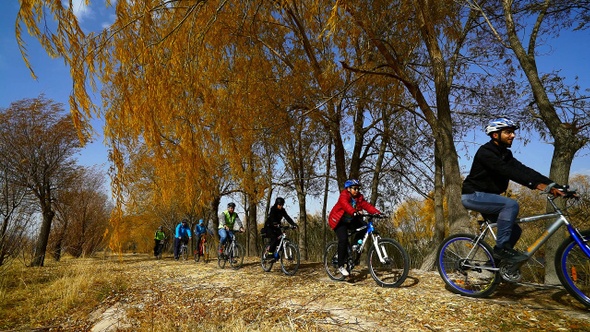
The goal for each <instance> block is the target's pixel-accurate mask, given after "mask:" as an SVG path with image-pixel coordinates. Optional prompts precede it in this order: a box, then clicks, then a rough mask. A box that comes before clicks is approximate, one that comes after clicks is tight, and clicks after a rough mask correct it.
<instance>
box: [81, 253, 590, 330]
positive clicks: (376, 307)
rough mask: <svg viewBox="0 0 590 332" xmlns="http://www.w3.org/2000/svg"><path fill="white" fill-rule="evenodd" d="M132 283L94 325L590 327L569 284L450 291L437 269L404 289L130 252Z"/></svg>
mask: <svg viewBox="0 0 590 332" xmlns="http://www.w3.org/2000/svg"><path fill="white" fill-rule="evenodd" d="M123 264H127V265H128V268H125V269H124V270H122V271H121V272H118V273H122V274H124V276H125V277H126V278H127V279H128V280H129V281H130V283H129V286H128V288H127V289H126V290H125V291H124V292H122V293H121V294H116V295H114V296H112V297H110V298H108V299H107V300H105V301H104V302H103V304H102V305H101V306H100V308H97V310H95V312H94V313H93V314H92V315H90V317H89V326H93V331H113V330H133V331H138V330H140V331H148V330H149V331H168V330H170V329H175V330H179V331H185V330H197V329H215V330H220V329H221V328H222V327H223V328H226V329H227V328H229V329H230V330H233V331H243V330H249V331H276V330H284V331H291V330H292V331H431V330H435V331H463V330H475V331H488V330H494V331H497V330H508V329H509V330H556V331H557V330H562V331H575V330H580V331H587V330H590V311H589V310H588V309H586V308H584V307H583V306H582V305H581V304H578V303H577V302H576V301H575V300H573V299H572V298H571V297H570V296H569V295H568V294H567V293H566V292H565V290H563V288H560V287H542V286H534V285H505V284H503V285H500V287H499V290H498V292H497V293H496V294H494V295H493V296H492V298H490V299H472V298H466V297H462V296H458V295H455V294H452V293H451V292H449V291H447V290H445V288H444V284H443V282H442V280H441V279H440V277H439V276H438V274H437V273H436V272H420V271H411V272H410V276H409V277H408V279H407V280H406V282H405V283H404V284H403V285H402V287H400V288H392V289H390V288H380V287H378V286H377V285H376V284H375V282H374V281H373V279H372V278H371V277H370V276H369V275H367V274H366V273H363V271H362V267H361V271H360V272H361V273H357V274H356V275H355V278H354V282H335V281H332V280H330V279H329V278H328V277H327V275H326V274H325V272H324V271H323V268H322V266H321V264H319V263H303V264H302V265H301V267H300V269H299V271H298V272H297V274H296V275H295V276H293V277H287V276H285V275H283V274H282V272H281V271H280V266H278V265H275V266H274V267H273V269H272V270H271V272H268V273H265V272H263V271H262V269H261V267H260V265H259V261H258V260H256V259H254V258H251V259H246V260H245V264H244V267H242V268H241V269H239V270H233V269H231V268H227V267H226V268H225V269H220V268H218V267H217V262H216V261H213V262H210V263H208V264H204V263H198V264H195V263H194V262H192V261H191V262H177V261H174V260H172V259H169V258H167V259H163V260H160V261H155V260H153V259H151V258H147V256H144V257H135V258H131V259H127V260H126V261H125V262H124V263H123Z"/></svg>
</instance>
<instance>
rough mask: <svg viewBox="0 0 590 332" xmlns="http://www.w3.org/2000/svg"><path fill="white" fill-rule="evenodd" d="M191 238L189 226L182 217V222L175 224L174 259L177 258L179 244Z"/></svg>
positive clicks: (185, 242) (186, 242)
mask: <svg viewBox="0 0 590 332" xmlns="http://www.w3.org/2000/svg"><path fill="white" fill-rule="evenodd" d="M190 239H192V236H191V228H190V226H189V225H188V220H186V218H185V219H182V222H181V223H179V224H178V225H177V226H176V234H175V236H174V259H176V260H178V256H179V254H180V244H181V243H184V244H188V241H190Z"/></svg>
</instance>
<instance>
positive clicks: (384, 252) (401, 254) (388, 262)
mask: <svg viewBox="0 0 590 332" xmlns="http://www.w3.org/2000/svg"><path fill="white" fill-rule="evenodd" d="M377 250H380V252H381V256H382V257H383V259H384V260H383V262H382V261H381V260H380V259H379V255H378V253H377ZM367 266H368V267H369V272H371V276H372V277H373V279H375V282H376V283H377V285H379V286H381V287H398V286H399V285H401V284H403V283H404V281H405V280H406V278H407V277H408V272H409V271H410V257H409V256H408V253H407V252H406V251H405V250H404V248H403V247H402V246H401V244H399V243H398V242H397V241H395V240H394V239H380V240H379V247H378V248H377V247H376V246H375V244H374V243H373V245H372V246H371V248H370V249H369V253H368V255H367Z"/></svg>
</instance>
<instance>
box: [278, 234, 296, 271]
mask: <svg viewBox="0 0 590 332" xmlns="http://www.w3.org/2000/svg"><path fill="white" fill-rule="evenodd" d="M279 255H280V257H281V269H282V270H283V272H284V273H285V274H286V275H288V276H292V275H294V274H295V273H297V270H298V269H299V262H300V258H301V257H300V254H299V248H297V246H296V245H295V244H293V243H291V242H289V243H286V244H285V245H284V246H283V248H282V249H281V251H280V252H279Z"/></svg>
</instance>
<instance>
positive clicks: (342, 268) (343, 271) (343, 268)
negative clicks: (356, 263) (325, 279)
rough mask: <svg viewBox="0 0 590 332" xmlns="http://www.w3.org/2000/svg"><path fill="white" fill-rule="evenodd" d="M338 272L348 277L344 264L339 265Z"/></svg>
mask: <svg viewBox="0 0 590 332" xmlns="http://www.w3.org/2000/svg"><path fill="white" fill-rule="evenodd" d="M338 272H340V274H341V275H342V276H343V277H348V276H349V275H350V274H349V273H348V271H347V270H346V268H345V267H344V266H341V267H339V268H338Z"/></svg>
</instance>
